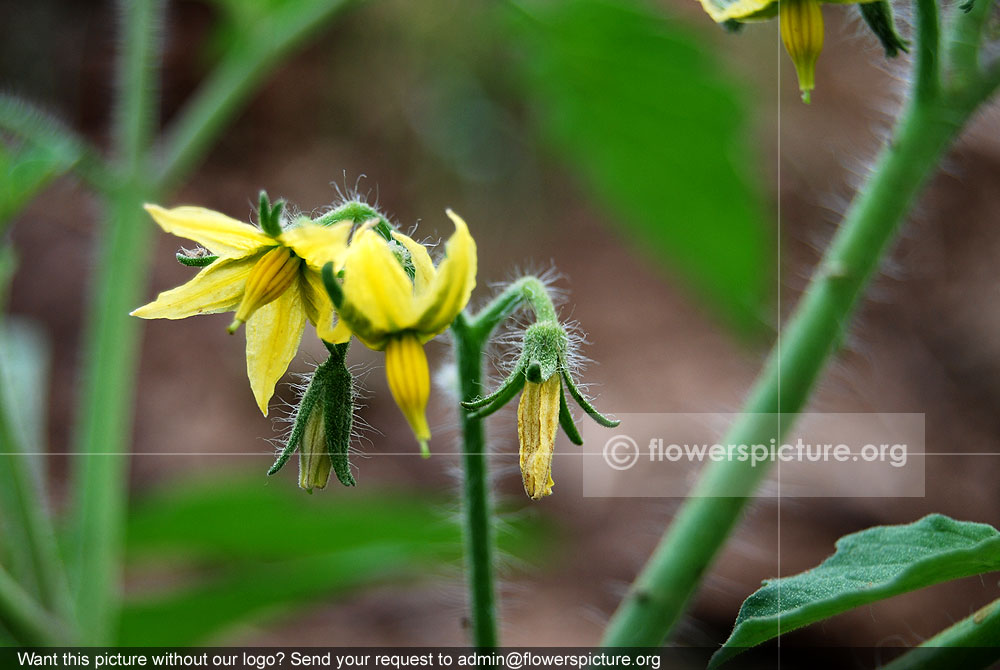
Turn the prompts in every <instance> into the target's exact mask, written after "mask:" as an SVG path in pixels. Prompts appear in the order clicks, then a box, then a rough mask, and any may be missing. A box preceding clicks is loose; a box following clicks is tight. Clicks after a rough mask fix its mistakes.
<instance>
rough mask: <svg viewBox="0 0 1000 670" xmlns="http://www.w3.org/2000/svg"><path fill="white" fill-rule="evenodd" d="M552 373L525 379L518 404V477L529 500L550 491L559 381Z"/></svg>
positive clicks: (556, 429)
mask: <svg viewBox="0 0 1000 670" xmlns="http://www.w3.org/2000/svg"><path fill="white" fill-rule="evenodd" d="M560 382H561V380H560V377H559V375H557V374H555V375H552V376H551V377H549V378H548V379H547V380H545V381H544V382H541V383H535V382H526V383H525V384H524V390H523V391H521V402H519V403H518V404H517V438H518V442H519V444H520V446H521V448H520V454H519V456H520V463H521V480H522V481H523V483H524V492H525V493H527V494H528V497H530V498H531V499H532V500H540V499H541V498H543V497H545V496H547V495H552V487H553V486H554V485H555V482H554V481H552V456H553V455H554V453H555V444H556V432H557V431H558V429H559V406H560V403H561V402H563V401H562V397H563V395H562V384H561V383H560Z"/></svg>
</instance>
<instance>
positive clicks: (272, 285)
mask: <svg viewBox="0 0 1000 670" xmlns="http://www.w3.org/2000/svg"><path fill="white" fill-rule="evenodd" d="M301 265H302V261H301V259H299V257H298V256H296V255H295V254H294V253H293V252H292V250H291V249H289V248H288V247H274V248H273V249H271V250H270V251H268V252H267V253H265V254H264V255H263V256H261V258H260V260H259V261H257V263H256V264H255V265H254V266H253V269H252V270H250V275H249V276H248V277H247V285H246V288H245V289H244V291H243V300H242V301H240V306H239V307H238V308H237V309H236V317H235V318H234V319H233V322H232V323H231V324H230V325H229V328H228V329H227V330H228V331H229V334H230V335H232V334H233V333H235V332H236V329H237V328H239V327H240V325H242V324H244V323H246V320H247V319H249V318H250V315H252V314H253V313H254V312H256V311H257V310H258V309H260V308H261V307H263V306H264V305H266V304H268V303H270V302H273V301H275V300H277V299H278V298H280V297H281V295H282V294H283V293H284V292H285V291H287V290H288V288H289V287H290V286H291V285H292V282H293V281H295V278H296V277H297V276H298V272H299V268H300V267H301Z"/></svg>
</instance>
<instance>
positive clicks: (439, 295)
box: [416, 209, 477, 340]
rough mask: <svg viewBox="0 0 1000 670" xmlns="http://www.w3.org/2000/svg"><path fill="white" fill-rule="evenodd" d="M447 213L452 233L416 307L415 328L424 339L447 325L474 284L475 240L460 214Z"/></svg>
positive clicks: (456, 313) (466, 301) (465, 302)
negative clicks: (452, 224)
mask: <svg viewBox="0 0 1000 670" xmlns="http://www.w3.org/2000/svg"><path fill="white" fill-rule="evenodd" d="M448 216H449V217H451V220H452V221H453V222H454V223H455V232H454V233H453V234H452V236H451V237H450V238H449V239H448V242H447V244H445V247H444V251H445V259H444V260H443V261H441V264H440V265H439V266H438V269H437V274H436V275H435V276H434V280H433V282H431V285H430V286H429V287H428V288H427V290H426V292H424V293H423V295H421V296H420V300H419V305H418V307H417V309H418V312H419V314H420V317H419V319H418V321H417V323H416V330H417V331H418V332H420V333H421V335H422V337H423V339H425V340H426V339H430V338H431V337H433V336H434V335H437V334H438V333H440V332H441V331H443V330H444V329H445V328H447V327H448V326H450V325H451V322H452V321H454V320H455V317H456V316H458V313H459V312H461V311H462V310H463V309H465V306H466V305H467V304H468V303H469V297H470V296H471V295H472V289H473V288H475V286H476V261H477V258H476V241H475V240H473V239H472V235H470V234H469V227H468V226H467V225H465V221H463V220H462V218H461V217H460V216H458V215H457V214H455V213H454V212H453V211H451V210H450V209H449V210H448Z"/></svg>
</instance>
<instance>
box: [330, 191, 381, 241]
mask: <svg viewBox="0 0 1000 670" xmlns="http://www.w3.org/2000/svg"><path fill="white" fill-rule="evenodd" d="M372 219H378V220H379V225H377V226H376V227H375V228H376V230H378V229H379V226H382V227H383V228H388V229H389V232H391V230H392V227H391V226H390V224H389V222H388V221H386V218H385V217H384V216H382V214H380V213H379V211H378V210H377V209H375V208H374V207H372V206H371V205H369V204H367V203H364V202H361V201H360V200H349V201H347V202H345V203H344V204H342V205H341V206H340V207H337V208H336V209H333V210H330V211H329V212H327V213H326V214H324V215H323V216H320V217H317V218H315V219H313V223H316V224H319V225H321V226H332V225H333V224H335V223H340V222H341V221H350V222H351V223H364V222H365V221H371V220H372ZM379 234H380V235H382V237H385V238H386V239H387V240H389V239H392V237H391V235H387V234H386V233H383V232H382V231H381V230H379Z"/></svg>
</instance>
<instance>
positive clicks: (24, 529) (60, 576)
mask: <svg viewBox="0 0 1000 670" xmlns="http://www.w3.org/2000/svg"><path fill="white" fill-rule="evenodd" d="M6 395H7V394H6V393H5V394H4V396H5V397H4V398H3V402H2V405H0V458H2V459H3V462H2V463H0V472H2V473H3V479H2V482H3V489H4V490H3V492H2V495H3V499H4V502H5V505H4V509H6V510H8V511H9V512H10V517H11V518H10V521H11V522H12V523H11V525H12V526H13V525H14V524H13V521H14V520H15V519H16V521H17V523H16V532H17V537H14V538H12V539H13V541H14V542H17V543H18V545H19V546H18V547H17V548H18V549H23V550H24V551H25V552H26V553H27V555H28V561H29V563H30V568H31V573H32V574H33V575H34V576H35V580H36V581H37V584H38V591H39V594H40V595H41V600H42V602H43V603H44V604H45V606H46V607H49V608H51V609H52V611H54V612H56V613H58V614H59V615H60V616H62V617H64V618H66V619H67V620H70V617H71V616H72V614H73V607H72V599H71V597H70V592H69V583H68V582H67V580H66V572H65V570H64V566H63V564H62V561H61V559H60V556H59V548H58V546H57V544H56V534H55V529H54V528H53V527H52V523H51V521H50V516H49V506H48V498H47V496H46V494H45V490H44V488H43V486H42V482H41V481H39V478H38V477H37V475H36V473H35V472H34V471H33V470H32V468H31V467H30V462H29V457H28V456H27V455H26V454H25V451H26V450H25V449H24V445H23V441H22V440H21V439H20V436H18V434H17V431H16V429H15V428H14V425H13V423H12V421H11V412H10V409H11V402H10V399H9V398H8V397H6Z"/></svg>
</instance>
